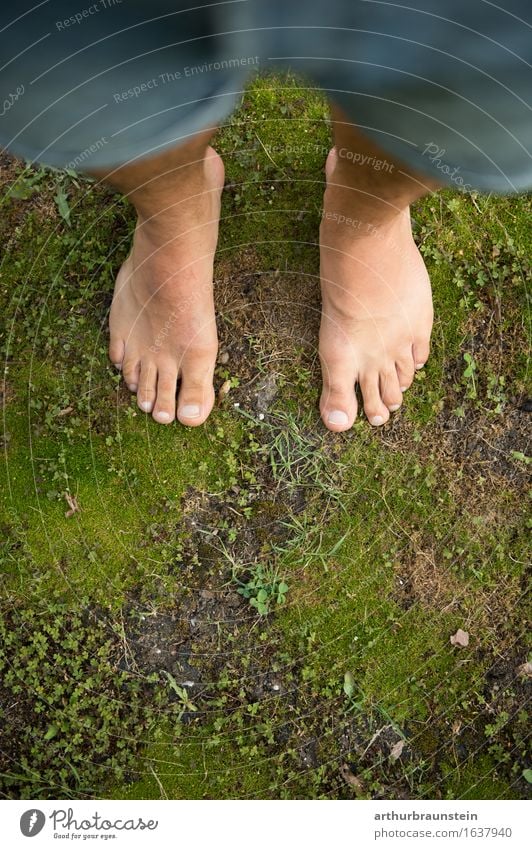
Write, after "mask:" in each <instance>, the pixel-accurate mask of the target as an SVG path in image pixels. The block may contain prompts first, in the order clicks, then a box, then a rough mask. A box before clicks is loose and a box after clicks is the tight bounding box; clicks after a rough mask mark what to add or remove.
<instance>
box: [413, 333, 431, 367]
mask: <svg viewBox="0 0 532 849" xmlns="http://www.w3.org/2000/svg"><path fill="white" fill-rule="evenodd" d="M429 351H430V344H429V340H428V339H416V341H415V342H414V345H413V347H412V353H413V359H414V365H415V367H416V368H417V369H419V368H423V366H424V365H425V363H426V362H427V360H428V358H429Z"/></svg>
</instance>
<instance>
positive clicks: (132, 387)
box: [127, 383, 137, 392]
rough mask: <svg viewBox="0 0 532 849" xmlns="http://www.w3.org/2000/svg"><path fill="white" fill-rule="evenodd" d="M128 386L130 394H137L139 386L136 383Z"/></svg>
mask: <svg viewBox="0 0 532 849" xmlns="http://www.w3.org/2000/svg"><path fill="white" fill-rule="evenodd" d="M127 386H128V389H129V391H130V392H136V391H137V384H136V383H128V385H127Z"/></svg>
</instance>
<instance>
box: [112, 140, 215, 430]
mask: <svg viewBox="0 0 532 849" xmlns="http://www.w3.org/2000/svg"><path fill="white" fill-rule="evenodd" d="M185 181H186V176H185V175H184V186H185ZM223 181H224V167H223V163H222V160H221V159H220V157H219V156H218V154H217V153H216V152H215V151H214V150H213V149H212V148H208V149H207V153H206V156H205V159H204V162H203V170H202V171H200V179H199V188H198V187H197V185H196V186H195V188H194V193H193V194H192V195H190V196H189V195H187V191H186V186H185V189H184V191H183V194H182V195H181V196H180V197H179V196H178V197H176V198H174V199H173V200H172V204H171V205H170V206H169V209H168V210H167V211H165V212H162V213H161V214H159V215H158V216H157V218H156V219H151V220H150V219H148V220H141V219H140V217H139V221H138V222H137V228H136V230H135V236H134V239H133V246H132V249H131V253H130V254H129V256H128V258H127V259H126V261H125V262H124V264H123V265H122V268H121V269H120V271H119V273H118V277H117V280H116V286H115V293H114V299H113V304H112V307H111V315H110V320H109V325H110V331H111V341H110V345H109V356H110V359H111V361H112V362H113V363H114V364H115V365H116V366H117V367H119V368H121V369H122V373H123V376H124V380H125V382H126V383H127V385H128V387H129V389H130V390H131V392H136V394H137V401H138V405H139V407H140V409H141V410H143V411H145V412H147V413H149V412H151V413H152V415H153V418H154V419H155V420H156V421H157V422H160V423H161V424H169V423H170V422H172V421H173V420H174V418H175V417H176V415H177V418H178V419H179V420H180V421H181V422H182V423H183V424H186V425H191V426H194V425H200V424H202V423H203V422H204V421H205V419H206V418H207V416H208V415H209V413H210V411H211V409H212V406H213V403H214V389H213V385H212V382H213V372H214V367H215V362H216V353H217V347H218V343H217V335H216V322H215V317H214V303H213V291H212V275H213V258H214V253H215V250H216V241H217V238H218V220H219V217H220V193H221V190H222V187H223ZM197 182H198V180H197V177H196V183H197ZM178 380H180V387H179V393H178V395H177V381H178ZM176 397H177V404H176ZM176 406H177V412H176Z"/></svg>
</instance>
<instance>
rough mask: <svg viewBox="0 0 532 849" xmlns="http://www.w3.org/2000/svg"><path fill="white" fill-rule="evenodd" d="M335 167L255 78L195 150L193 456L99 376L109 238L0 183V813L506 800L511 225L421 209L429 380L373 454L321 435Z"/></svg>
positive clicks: (102, 212)
mask: <svg viewBox="0 0 532 849" xmlns="http://www.w3.org/2000/svg"><path fill="white" fill-rule="evenodd" d="M330 143H331V141H330V125H329V119H328V112H327V107H326V104H325V102H324V100H323V99H322V98H321V96H319V95H318V94H317V93H316V92H313V91H312V90H308V89H307V88H305V86H304V84H303V83H302V82H300V81H297V80H294V79H292V78H291V77H282V78H277V77H266V78H258V79H257V80H256V81H255V82H254V83H253V84H252V86H251V87H250V89H249V90H248V92H247V93H246V95H245V98H244V101H243V103H242V105H241V107H240V109H239V110H238V111H237V112H236V113H235V114H234V115H233V116H232V118H231V119H230V121H228V123H227V125H226V126H225V127H223V128H222V129H221V130H220V131H219V133H218V135H217V137H216V139H215V142H214V144H215V146H216V148H217V149H218V150H219V152H220V153H221V154H222V155H223V157H224V160H225V164H226V177H227V184H226V187H225V190H224V194H223V211H222V227H221V238H220V245H219V251H218V255H217V262H216V300H217V309H218V321H219V334H220V350H221V356H220V363H219V366H218V369H217V374H216V381H217V383H216V385H217V388H219V387H220V386H222V384H225V389H227V387H228V386H230V388H229V391H228V392H227V393H226V394H225V395H224V397H223V398H221V399H220V401H219V403H218V404H217V406H216V409H215V410H214V412H213V414H212V416H211V417H210V419H209V420H208V422H207V423H206V424H205V425H204V426H202V427H200V428H198V429H194V430H192V429H186V428H183V427H182V426H181V425H178V424H176V425H173V426H171V427H168V428H164V427H161V426H158V425H156V424H155V423H154V422H153V421H152V420H151V418H149V417H145V416H144V415H143V414H141V413H140V412H139V411H138V409H137V407H136V404H135V400H134V399H133V398H131V397H130V396H129V394H128V393H127V392H126V391H125V390H124V388H123V386H122V385H121V384H120V380H119V377H118V376H117V375H116V374H115V372H114V370H113V369H112V368H111V367H110V366H109V364H108V362H107V357H106V345H107V330H106V323H107V317H108V311H109V306H110V302H111V296H112V289H113V281H114V276H115V274H116V271H117V269H118V267H119V265H120V262H121V261H122V260H123V258H124V257H125V255H126V252H127V248H128V243H129V238H130V235H131V232H132V227H133V224H134V219H133V214H132V210H131V208H130V207H129V206H128V204H127V203H126V202H125V201H124V200H123V199H122V198H120V197H117V196H116V195H113V194H112V193H111V192H109V191H108V190H106V189H105V188H103V187H99V186H96V185H95V184H93V183H91V182H90V181H88V180H86V179H84V178H81V177H79V176H77V175H75V174H73V173H63V172H55V171H52V170H49V169H36V168H29V167H26V166H25V165H24V163H21V162H18V161H15V160H13V159H10V158H9V157H7V156H4V158H3V159H2V163H1V164H2V185H3V196H2V198H3V199H2V216H1V220H0V238H1V241H2V260H1V266H0V315H1V340H0V342H1V345H2V363H3V374H2V381H1V384H0V394H1V399H2V417H3V419H2V432H1V435H0V441H1V446H2V450H3V454H4V463H3V464H2V468H1V471H0V476H1V477H0V483H1V500H0V532H1V538H0V582H1V583H0V591H1V601H0V638H1V641H0V727H1V732H0V733H1V741H0V793H1V794H2V795H3V796H4V797H8V798H20V797H34V798H35V797H41V798H46V797H49V798H58V797H61V798H64V797H65V796H68V797H74V798H85V797H112V798H204V797H209V798H251V797H254V798H330V797H333V798H352V797H371V798H451V799H453V798H454V799H458V798H470V799H479V798H521V797H523V796H525V795H526V794H527V791H528V788H529V784H530V781H531V780H532V773H531V771H530V764H529V763H527V760H526V758H527V742H528V735H529V724H528V722H527V710H526V708H527V688H529V687H530V683H529V682H530V671H531V667H530V664H529V663H528V665H527V661H528V658H529V655H528V653H527V652H528V651H529V649H530V645H529V642H528V641H527V637H528V621H529V609H528V608H527V572H526V568H527V554H528V545H527V544H528V538H527V532H529V527H530V520H529V518H528V517H529V515H530V514H529V504H528V503H527V494H528V490H527V484H528V481H529V479H528V473H529V456H528V454H529V447H528V446H529V442H528V433H529V422H530V412H531V408H532V404H531V402H530V400H529V396H530V394H532V393H531V392H530V381H529V372H528V362H529V361H528V352H529V342H530V323H529V321H530V312H529V310H530V307H529V301H528V289H527V286H529V284H530V257H531V228H530V220H531V219H530V213H531V211H532V210H531V206H532V203H531V199H530V197H529V196H522V197H512V198H494V197H485V196H480V195H478V196H477V195H471V196H466V195H461V194H456V193H452V192H443V193H440V194H438V195H436V196H433V197H429V198H427V199H425V200H424V201H422V202H420V203H418V204H417V205H416V207H415V209H414V222H415V233H416V239H417V241H418V244H419V245H420V247H421V250H422V252H423V254H424V256H425V259H426V262H427V265H428V268H429V271H430V273H431V277H432V281H433V287H434V298H435V307H436V324H435V329H434V337H433V350H432V355H431V359H430V362H429V364H428V365H427V367H426V369H425V370H424V371H423V372H422V373H419V374H418V375H417V377H416V382H415V385H414V386H413V388H412V389H411V390H410V391H409V392H408V393H407V396H406V401H405V404H404V405H403V409H402V410H401V412H400V413H399V414H396V415H395V416H394V417H393V418H392V420H391V421H390V423H389V424H387V425H386V426H385V427H384V428H382V429H381V430H378V431H374V430H372V429H370V427H369V426H368V424H367V422H366V421H365V420H364V418H363V417H361V418H360V419H359V420H358V421H357V423H356V424H355V427H354V428H353V430H352V431H351V432H349V433H347V434H341V435H333V434H331V433H328V432H327V431H326V430H325V429H324V427H323V426H322V424H321V423H320V420H319V416H318V412H317V400H318V397H319V364H318V359H317V350H316V340H317V335H316V334H317V326H318V318H319V296H318V277H317V272H318V250H317V229H318V224H319V220H320V214H321V196H322V192H323V162H324V157H325V154H326V152H327V150H328V148H329V146H330ZM227 381H229V383H227ZM458 629H462V630H463V631H465V632H467V634H468V636H469V641H468V645H466V646H460V645H453V644H452V643H451V639H450V638H451V635H453V634H455V633H456V632H457V630H458Z"/></svg>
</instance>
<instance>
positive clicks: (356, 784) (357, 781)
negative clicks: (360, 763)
mask: <svg viewBox="0 0 532 849" xmlns="http://www.w3.org/2000/svg"><path fill="white" fill-rule="evenodd" d="M340 775H341V776H342V778H343V779H344V781H345V783H346V784H349V786H350V787H352V788H353V789H354V790H355V791H356V792H357V793H365V791H366V785H365V784H364V782H363V781H362V779H361V778H359V777H358V775H355V774H354V772H352V771H351V770H350V769H349V767H348V765H347V764H342V766H341V767H340Z"/></svg>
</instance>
